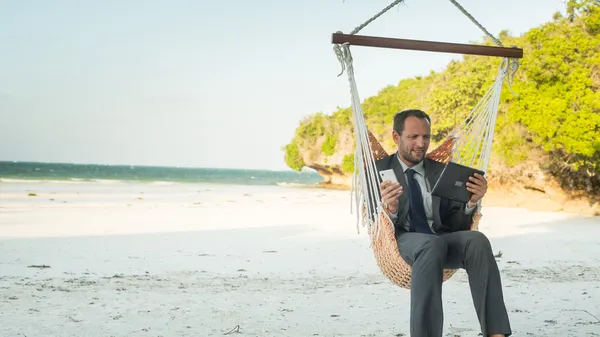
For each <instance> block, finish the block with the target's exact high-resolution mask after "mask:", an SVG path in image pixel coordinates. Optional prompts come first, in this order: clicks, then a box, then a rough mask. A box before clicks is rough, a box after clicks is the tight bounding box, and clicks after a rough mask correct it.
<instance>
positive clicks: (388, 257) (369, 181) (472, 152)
mask: <svg viewBox="0 0 600 337" xmlns="http://www.w3.org/2000/svg"><path fill="white" fill-rule="evenodd" d="M402 1H403V0H396V1H394V2H392V3H391V4H390V5H388V6H387V7H386V8H384V9H383V10H382V11H381V12H379V13H378V14H376V15H375V16H373V17H372V18H370V19H369V20H367V21H366V22H365V23H363V24H362V25H360V26H358V27H356V28H355V29H354V30H353V31H352V32H351V33H350V34H343V33H341V32H337V33H334V34H333V36H332V43H333V44H334V51H335V53H336V55H337V57H338V60H339V61H340V63H341V65H342V72H341V73H340V74H339V75H341V74H342V73H343V72H344V70H345V71H346V74H347V75H348V80H349V82H350V93H351V98H352V101H351V104H352V115H353V125H354V133H355V140H356V152H355V155H354V167H355V169H354V173H353V179H352V191H353V196H354V200H355V202H356V206H357V210H359V213H362V217H360V215H358V214H357V226H358V225H359V224H360V223H362V226H366V227H367V228H368V233H369V236H370V241H371V247H372V249H373V252H374V255H375V259H376V261H377V265H378V267H379V268H380V270H381V271H382V273H383V274H384V275H385V276H386V277H387V278H388V279H389V280H390V281H392V283H394V284H396V285H397V286H399V287H402V288H406V289H410V280H411V267H410V265H408V264H407V263H406V262H405V261H404V259H403V258H402V257H401V256H400V252H399V251H398V245H397V242H396V238H395V236H394V225H393V223H392V221H391V219H390V218H389V216H388V215H387V212H386V211H385V210H384V209H383V207H382V200H381V193H380V191H379V180H378V176H377V169H376V167H375V161H376V160H378V159H381V158H383V157H385V156H387V155H388V154H387V153H386V151H385V150H384V148H383V147H382V146H381V144H380V143H379V142H378V141H377V139H376V138H375V137H374V135H373V134H372V133H371V132H370V131H369V130H368V129H367V126H366V123H365V119H364V116H363V113H362V108H361V102H360V98H359V95H358V89H357V86H356V81H355V78H354V68H353V63H352V55H351V53H350V45H360V46H369V47H381V48H394V49H409V50H421V51H433V52H446V53H459V54H471V55H480V56H495V57H502V60H501V62H500V65H499V67H498V73H497V75H496V80H495V82H493V84H492V85H491V87H490V88H489V90H488V91H487V92H486V94H485V95H484V96H483V97H482V98H481V99H480V101H479V102H478V103H477V104H476V105H475V107H473V109H472V110H471V112H470V113H469V115H468V116H467V118H465V120H464V121H463V122H462V123H461V124H460V125H458V126H457V127H456V128H455V129H454V130H452V131H451V132H450V133H449V134H448V136H447V137H446V139H445V140H444V142H443V143H442V144H441V145H440V146H438V147H437V148H436V149H434V150H433V151H431V152H430V153H428V154H427V157H429V158H431V159H434V160H437V161H439V162H442V163H447V162H448V161H452V162H456V163H459V164H463V165H467V166H471V167H475V168H478V169H480V170H482V171H484V172H486V170H487V167H488V163H489V158H490V154H491V145H492V139H493V137H494V126H495V124H496V116H497V113H498V104H499V101H500V93H501V91H502V86H503V83H504V80H505V79H506V80H507V82H508V87H509V89H510V90H511V92H512V88H510V86H511V84H512V78H513V76H514V74H515V72H516V70H517V69H518V59H519V58H522V57H523V50H522V49H519V48H515V47H512V48H505V47H504V46H503V45H502V43H501V42H500V41H499V40H498V39H497V38H495V37H494V36H493V35H492V34H490V33H489V32H488V31H487V30H486V29H485V28H484V27H483V26H482V25H481V24H479V22H477V20H475V19H474V18H473V16H471V15H470V14H469V13H468V12H467V11H466V10H465V9H464V8H463V7H462V6H461V5H460V4H458V3H457V2H456V1H455V0H450V2H452V3H453V4H454V5H455V6H456V7H457V8H458V9H459V10H460V11H461V12H462V13H463V14H464V15H466V16H467V17H468V18H469V19H470V20H471V21H472V22H473V23H475V24H476V25H477V26H478V27H479V28H480V29H481V30H482V31H483V32H484V33H485V34H486V35H487V36H489V37H490V38H491V39H492V41H494V42H495V43H496V44H497V45H498V47H496V46H479V45H468V44H454V43H442V42H429V41H415V40H405V39H392V38H381V37H372V36H359V35H355V34H356V33H358V32H359V31H360V30H361V29H363V28H364V27H365V26H367V25H368V24H369V23H371V22H372V21H374V20H375V19H377V18H378V17H379V16H381V15H382V14H384V13H385V12H387V11H388V10H390V9H391V8H393V7H394V6H396V5H398V4H400V3H401V2H402ZM339 75H338V76H339ZM513 94H514V92H513ZM515 95H516V94H515ZM369 195H371V196H375V198H376V199H375V200H376V202H374V203H373V202H370V200H369ZM474 212H475V213H474V217H473V224H472V225H471V230H478V226H479V220H480V219H481V217H482V214H481V201H479V203H478V204H477V206H476V209H475V211H474ZM455 273H456V270H455V269H446V270H444V276H443V280H444V281H447V280H448V279H450V278H451V277H452V276H453V275H454V274H455Z"/></svg>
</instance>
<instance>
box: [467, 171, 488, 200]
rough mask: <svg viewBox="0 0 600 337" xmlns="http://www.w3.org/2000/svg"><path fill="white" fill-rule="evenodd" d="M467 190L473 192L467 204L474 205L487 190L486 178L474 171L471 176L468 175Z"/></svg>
mask: <svg viewBox="0 0 600 337" xmlns="http://www.w3.org/2000/svg"><path fill="white" fill-rule="evenodd" d="M467 191H469V192H471V193H473V195H472V196H471V200H469V205H475V204H476V203H477V202H479V200H481V198H483V196H484V195H485V192H487V180H485V177H484V176H482V175H480V174H478V173H475V174H474V176H473V177H469V181H468V182H467Z"/></svg>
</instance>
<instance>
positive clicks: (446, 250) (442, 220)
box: [376, 110, 512, 337]
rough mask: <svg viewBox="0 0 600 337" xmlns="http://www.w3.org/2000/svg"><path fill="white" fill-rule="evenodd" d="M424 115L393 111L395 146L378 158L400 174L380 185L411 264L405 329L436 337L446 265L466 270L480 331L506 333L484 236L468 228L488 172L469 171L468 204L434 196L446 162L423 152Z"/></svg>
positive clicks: (427, 127) (496, 336)
mask: <svg viewBox="0 0 600 337" xmlns="http://www.w3.org/2000/svg"><path fill="white" fill-rule="evenodd" d="M430 123H431V120H430V118H429V116H428V115H427V114H426V113H425V112H423V111H421V110H405V111H402V112H400V113H398V114H396V116H395V117H394V127H393V131H392V136H393V139H394V143H395V144H397V146H398V151H397V152H396V153H394V154H392V155H390V156H387V157H385V158H382V159H380V160H378V161H377V162H376V166H377V170H378V171H382V170H387V169H393V170H394V172H395V174H396V178H397V180H398V183H393V182H390V181H383V182H382V183H381V184H380V190H381V195H382V198H383V204H384V208H385V209H386V210H387V212H388V214H389V215H390V218H391V219H392V221H393V222H394V228H395V236H396V241H397V242H398V249H399V251H400V255H401V256H402V258H403V259H404V260H405V261H406V262H407V263H408V264H409V265H411V266H412V278H411V304H410V305H411V309H410V333H411V337H442V328H443V320H444V318H443V316H444V315H443V309H442V277H443V269H444V268H449V269H458V268H464V269H465V270H466V272H467V274H468V277H469V285H470V288H471V295H472V298H473V303H474V306H475V310H476V312H477V317H478V318H479V323H480V326H481V330H482V334H483V336H493V337H500V336H502V337H504V336H510V335H511V333H512V332H511V327H510V323H509V319H508V313H507V311H506V307H505V304H504V299H503V294H502V285H501V280H500V272H499V270H498V266H497V264H496V260H495V258H494V255H493V252H492V249H491V245H490V242H489V241H488V239H487V237H486V236H485V235H484V234H483V233H481V232H478V231H470V230H469V229H470V226H471V224H472V223H473V212H474V210H475V207H476V204H477V202H478V201H479V200H480V199H481V198H483V196H484V195H485V193H486V191H487V182H486V179H485V177H483V176H480V175H478V174H475V175H474V176H473V177H470V181H469V182H467V189H468V190H469V191H470V192H472V193H473V195H472V197H471V199H470V200H469V202H467V203H466V204H464V203H460V202H457V201H453V200H449V199H445V198H440V197H436V196H432V195H431V193H430V191H431V187H432V186H433V185H434V184H435V182H436V181H437V179H438V177H439V175H440V173H441V171H442V169H443V168H444V165H443V164H442V163H440V162H437V161H434V160H431V159H429V158H426V157H425V154H426V153H427V149H428V148H429V139H430V135H431V124H430Z"/></svg>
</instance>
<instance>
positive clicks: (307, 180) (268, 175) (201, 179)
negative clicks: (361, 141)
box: [0, 161, 323, 186]
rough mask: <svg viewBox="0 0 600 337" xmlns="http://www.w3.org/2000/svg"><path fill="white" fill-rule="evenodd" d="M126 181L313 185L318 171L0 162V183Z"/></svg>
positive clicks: (318, 181) (318, 176)
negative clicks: (20, 181)
mask: <svg viewBox="0 0 600 337" xmlns="http://www.w3.org/2000/svg"><path fill="white" fill-rule="evenodd" d="M19 180H22V181H29V182H32V181H36V180H37V181H46V182H47V181H85V182H93V181H107V180H112V181H124V182H140V183H143V182H176V183H215V184H233V185H279V186H301V185H306V186H312V185H316V184H318V183H320V182H321V181H322V180H323V179H322V178H321V176H320V175H319V174H317V173H316V172H312V171H311V172H296V171H269V170H245V169H215V168H182V167H163V166H128V165H96V164H63V163H39V162H7V161H0V182H2V181H4V182H10V181H19Z"/></svg>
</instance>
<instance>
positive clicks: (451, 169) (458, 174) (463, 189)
mask: <svg viewBox="0 0 600 337" xmlns="http://www.w3.org/2000/svg"><path fill="white" fill-rule="evenodd" d="M475 173H479V174H481V175H484V174H485V172H483V171H481V170H478V169H474V168H472V167H469V166H464V165H461V164H457V163H454V162H448V163H447V164H446V166H445V167H444V170H443V171H442V173H441V174H440V177H439V178H438V180H437V182H436V183H435V185H434V186H433V189H432V190H431V195H435V196H438V197H441V198H446V199H450V200H454V201H458V202H462V203H464V204H466V203H467V202H469V200H470V199H471V196H472V195H473V193H471V192H469V191H468V190H467V182H468V181H469V177H472V176H473V175H474V174H475Z"/></svg>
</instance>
